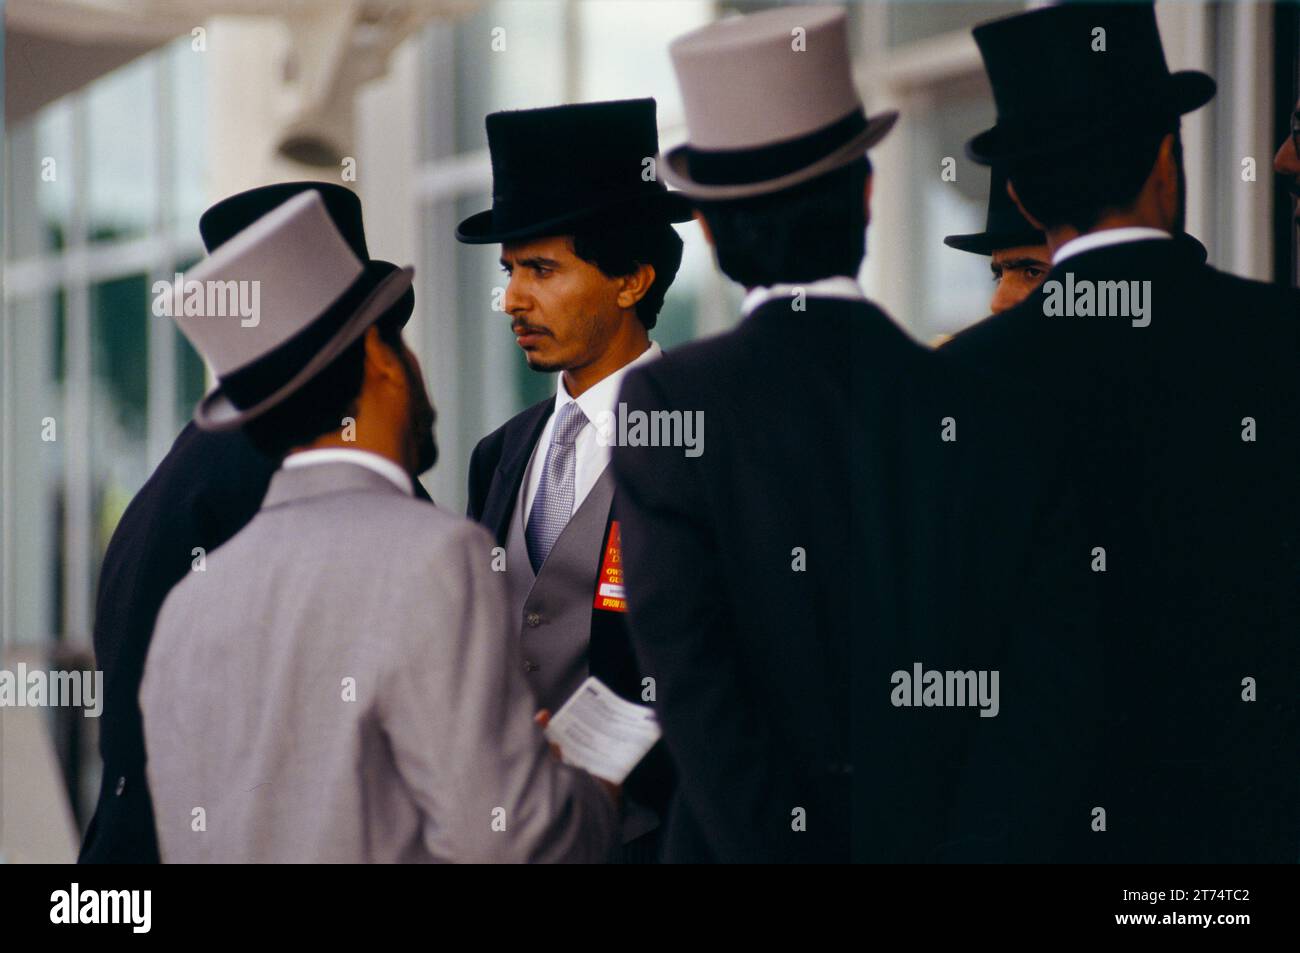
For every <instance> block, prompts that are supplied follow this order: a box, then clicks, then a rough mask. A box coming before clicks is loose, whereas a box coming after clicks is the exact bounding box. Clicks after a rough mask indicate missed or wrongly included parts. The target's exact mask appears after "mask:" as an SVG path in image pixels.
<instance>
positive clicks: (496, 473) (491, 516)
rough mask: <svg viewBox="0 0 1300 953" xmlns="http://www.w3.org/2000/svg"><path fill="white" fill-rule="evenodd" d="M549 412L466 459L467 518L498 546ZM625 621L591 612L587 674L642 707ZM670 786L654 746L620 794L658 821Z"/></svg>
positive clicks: (551, 401)
mask: <svg viewBox="0 0 1300 953" xmlns="http://www.w3.org/2000/svg"><path fill="white" fill-rule="evenodd" d="M554 410H555V398H554V397H548V398H546V399H545V400H542V401H539V402H538V403H536V404H533V405H532V406H531V407H529V408H528V409H527V410H524V411H523V412H521V413H519V414H516V415H515V416H514V417H512V418H510V420H508V421H506V423H505V424H503V425H502V426H501V427H499V428H497V429H496V430H494V431H493V432H492V433H490V434H488V435H487V436H486V437H484V438H483V439H482V440H480V441H479V443H478V445H477V446H476V447H475V448H474V452H473V454H471V456H470V465H469V507H468V515H469V518H470V519H472V520H474V521H475V522H477V523H479V524H481V525H482V526H484V527H486V528H487V530H488V531H489V532H491V533H492V535H493V537H494V538H495V539H496V541H497V544H498V545H500V546H505V545H506V539H507V537H508V535H509V533H510V521H511V520H512V519H513V518H514V515H515V506H516V504H517V503H518V500H519V490H520V487H521V486H522V484H523V479H524V474H525V473H526V472H527V470H528V461H529V459H531V457H532V454H533V448H534V447H535V446H536V445H537V441H538V440H539V439H540V438H541V435H542V430H543V429H545V427H546V421H547V420H548V419H549V418H550V416H551V414H552V413H553V412H554ZM616 508H617V496H616V497H615V502H614V505H613V506H611V507H610V515H609V517H607V518H606V521H605V527H604V531H603V532H602V533H601V536H600V542H599V544H598V545H599V546H600V547H601V548H602V550H603V547H604V545H605V541H606V540H608V539H609V532H610V523H612V522H613V520H614V519H615V518H616V517H615V512H616ZM595 594H596V580H595V579H592V581H591V596H592V602H593V605H594V602H595ZM626 618H627V615H626V613H623V612H613V611H609V610H605V609H596V608H594V607H593V608H592V610H591V642H590V645H589V648H588V664H589V669H590V672H591V674H592V675H594V676H596V677H597V678H599V679H600V680H601V681H602V682H604V683H605V684H606V685H608V686H609V687H610V688H611V689H613V690H614V691H615V692H617V693H618V694H619V695H620V696H622V697H623V698H625V699H627V700H628V701H633V702H636V703H638V704H642V701H641V695H642V685H641V678H642V674H641V672H640V669H639V668H638V666H637V663H636V658H635V656H634V655H633V653H632V649H631V645H630V643H629V641H628V636H627V625H626ZM672 783H673V781H672V768H671V765H670V764H669V762H668V759H667V756H666V754H665V753H664V749H663V746H662V745H659V746H656V747H655V748H654V749H653V750H652V751H651V752H650V754H648V755H647V756H646V758H645V759H644V760H643V761H642V762H641V764H640V765H638V766H637V768H636V769H635V770H634V771H633V772H632V774H631V775H629V776H628V779H627V781H626V784H625V791H626V793H627V794H628V795H630V796H633V797H635V798H636V799H637V800H638V801H640V802H642V803H643V804H645V805H647V806H648V807H650V808H652V809H654V810H655V811H656V813H658V814H659V815H660V816H661V817H662V816H663V814H664V811H665V809H666V806H667V803H668V797H669V792H670V791H671V789H672Z"/></svg>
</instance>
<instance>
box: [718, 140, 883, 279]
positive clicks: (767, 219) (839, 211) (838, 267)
mask: <svg viewBox="0 0 1300 953" xmlns="http://www.w3.org/2000/svg"><path fill="white" fill-rule="evenodd" d="M870 174H871V162H870V160H869V159H867V157H866V156H865V155H864V156H863V157H862V158H861V159H860V160H857V161H854V162H851V163H849V164H848V165H846V166H841V167H840V168H838V169H834V170H832V171H831V172H827V173H826V174H825V175H821V176H818V177H817V178H815V179H812V180H811V181H809V182H803V183H800V184H799V185H796V186H794V187H792V188H789V189H785V190H783V191H780V192H775V193H773V194H770V195H760V196H758V197H756V198H749V199H737V200H734V201H724V202H699V203H697V204H698V207H699V210H700V214H701V215H703V216H704V220H705V221H706V222H708V224H709V231H710V232H711V233H712V234H713V245H714V249H715V250H716V252H717V256H718V267H719V268H721V269H722V271H723V273H725V274H726V275H727V276H728V277H730V278H731V279H732V280H734V281H738V282H740V283H741V284H742V285H744V286H745V287H747V288H753V287H757V286H759V285H774V284H777V283H785V284H788V283H790V282H796V281H816V280H817V279H818V278H829V277H832V276H834V275H856V274H857V273H858V268H859V267H860V266H861V264H862V258H863V256H864V255H865V254H866V251H867V245H866V230H867V214H866V210H865V209H864V208H863V200H862V193H863V189H864V188H865V187H866V184H867V177H868V176H869V175H870Z"/></svg>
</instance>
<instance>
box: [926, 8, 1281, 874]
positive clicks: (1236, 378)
mask: <svg viewBox="0 0 1300 953" xmlns="http://www.w3.org/2000/svg"><path fill="white" fill-rule="evenodd" d="M974 36H975V40H976V43H977V44H978V46H979V49H980V53H981V55H982V57H983V59H984V64H985V68H986V70H987V72H988V75H989V79H990V81H991V84H992V87H993V94H994V99H995V100H996V104H997V115H998V119H997V124H996V125H995V126H994V127H993V128H992V129H989V130H987V131H985V132H983V133H981V134H979V135H977V136H976V137H974V138H973V139H972V140H971V141H970V143H969V145H968V152H969V153H970V154H971V157H972V158H974V159H975V160H976V161H980V162H982V163H984V164H989V165H995V166H997V165H1000V166H1002V167H1004V168H1006V170H1007V174H1008V177H1009V179H1010V182H1011V188H1012V190H1013V194H1014V197H1015V199H1016V201H1017V203H1018V205H1019V206H1020V208H1021V210H1022V211H1023V212H1024V214H1025V216H1026V218H1027V219H1029V221H1031V222H1033V223H1036V224H1038V225H1039V226H1041V227H1042V229H1043V231H1044V232H1045V233H1046V235H1047V242H1048V245H1049V247H1050V248H1051V250H1052V270H1051V272H1050V273H1049V275H1048V276H1047V280H1046V281H1045V282H1044V283H1043V285H1042V286H1041V287H1040V288H1039V289H1038V290H1037V291H1035V292H1034V293H1032V294H1031V295H1029V297H1028V298H1026V299H1025V300H1024V301H1023V302H1022V303H1021V304H1020V305H1018V306H1016V307H1014V308H1011V309H1010V310H1008V311H1005V312H1003V313H1001V314H999V315H995V316H993V317H991V318H988V319H987V320H985V321H983V322H981V323H980V324H978V325H976V326H975V327H973V328H971V329H969V330H967V331H965V332H963V333H962V334H960V335H958V336H957V337H956V338H954V339H953V340H952V341H951V342H950V343H949V344H948V345H946V346H945V348H944V349H943V352H944V353H945V354H946V355H947V356H948V357H950V358H952V359H954V360H956V361H959V362H961V363H963V364H966V365H968V366H972V367H976V368H979V369H980V370H982V371H984V372H985V373H988V374H990V376H992V377H995V378H997V379H998V380H1004V381H1008V382H1017V383H1020V384H1022V385H1025V386H1028V387H1029V388H1031V389H1032V390H1033V391H1034V392H1035V393H1036V395H1037V396H1036V398H1035V399H1036V400H1039V401H1041V402H1042V403H1043V404H1044V405H1045V406H1047V407H1051V408H1054V412H1055V414H1056V415H1057V423H1056V426H1057V427H1059V428H1060V429H1061V430H1062V431H1063V432H1065V433H1067V434H1069V435H1070V439H1069V441H1068V443H1067V461H1068V464H1069V466H1070V468H1071V470H1072V471H1073V472H1075V473H1076V474H1077V475H1078V477H1079V485H1080V486H1081V487H1082V488H1083V491H1084V500H1083V503H1084V516H1085V519H1086V522H1087V527H1088V531H1089V537H1090V542H1089V543H1088V548H1087V549H1086V550H1085V551H1084V552H1082V553H1080V554H1079V557H1078V558H1079V559H1081V560H1084V561H1085V562H1088V563H1089V568H1090V569H1091V572H1092V574H1093V575H1094V577H1095V578H1096V579H1097V581H1098V582H1099V593H1100V595H1101V603H1100V607H1099V611H1100V613H1101V617H1102V626H1101V629H1100V631H1101V632H1102V634H1103V635H1104V638H1105V642H1104V645H1103V647H1102V651H1101V658H1102V660H1103V661H1104V666H1105V671H1104V676H1105V677H1104V679H1103V680H1102V681H1101V682H1099V684H1098V686H1097V693H1096V705H1097V710H1098V715H1099V718H1100V722H1101V726H1102V730H1103V732H1104V737H1103V742H1102V747H1101V750H1102V752H1103V756H1104V761H1103V764H1102V765H1101V766H1100V769H1099V770H1098V772H1097V775H1096V778H1095V791H1096V794H1095V797H1096V801H1095V808H1094V809H1093V810H1094V813H1095V817H1094V821H1093V823H1094V824H1095V825H1097V826H1096V827H1095V828H1094V829H1095V831H1096V834H1095V836H1094V837H1093V838H1092V840H1091V844H1092V850H1093V853H1092V856H1094V857H1096V858H1098V859H1103V860H1109V861H1119V862H1266V861H1275V862H1285V863H1294V861H1295V858H1296V856H1297V854H1298V853H1300V777H1298V774H1297V772H1296V770H1295V767H1294V766H1295V763H1296V761H1295V759H1296V751H1297V748H1298V746H1300V740H1298V739H1300V731H1298V721H1300V714H1298V712H1297V704H1298V701H1300V693H1297V691H1296V686H1297V684H1300V657H1298V648H1297V646H1298V644H1300V643H1297V640H1296V638H1295V632H1296V625H1297V619H1298V617H1300V605H1298V602H1300V600H1298V599H1297V587H1296V584H1295V580H1296V578H1297V574H1300V512H1298V511H1297V506H1296V495H1295V492H1294V480H1295V473H1296V471H1297V468H1298V467H1300V399H1298V395H1297V389H1296V387H1295V384H1294V378H1295V364H1296V360H1297V359H1298V358H1300V333H1298V331H1300V324H1298V322H1297V315H1300V294H1297V292H1295V291H1292V290H1288V289H1281V288H1277V287H1275V286H1270V285H1265V284H1262V283H1259V282H1254V281H1247V280H1243V279H1240V278H1237V277H1234V276H1232V275H1227V274H1223V273H1221V272H1219V271H1216V270H1215V269H1213V268H1211V267H1209V266H1208V265H1206V264H1204V263H1203V256H1201V255H1199V254H1198V252H1197V251H1196V247H1195V246H1193V245H1192V244H1190V243H1188V242H1186V241H1179V240H1177V236H1180V235H1181V234H1182V232H1183V221H1184V213H1185V188H1184V179H1183V162H1182V144H1181V137H1180V135H1179V123H1180V117H1181V115H1182V114H1184V113H1187V112H1190V111H1192V110H1194V109H1197V108H1199V107H1200V106H1202V105H1204V104H1205V103H1206V102H1208V101H1209V100H1210V98H1211V97H1212V96H1213V95H1214V91H1215V84H1214V81H1213V80H1212V79H1211V78H1210V77H1209V76H1206V75H1205V74H1203V73H1199V72H1192V71H1184V72H1176V73H1171V72H1170V70H1169V68H1168V66H1167V65H1166V62H1165V57H1164V51H1163V48H1162V45H1161V41H1160V34H1159V31H1158V29H1157V26H1156V18H1155V11H1154V9H1153V7H1152V5H1151V4H1149V3H1135V4H1084V3H1079V4H1064V5H1060V6H1054V7H1049V8H1043V9H1037V10H1033V11H1031V12H1028V13H1025V14H1021V15H1017V16H1012V17H1008V18H1005V19H1001V20H996V21H993V22H990V23H986V24H983V25H981V26H978V27H976V28H975V30H974ZM1138 91H1141V92H1140V94H1138ZM1283 159H1284V160H1285V156H1284V157H1283ZM1283 164H1284V163H1283ZM1071 289H1072V290H1071ZM1066 297H1068V298H1069V300H1068V301H1066V302H1065V305H1066V307H1065V308H1064V309H1063V308H1062V307H1061V304H1062V301H1063V299H1064V298H1066ZM1090 298H1091V303H1090V302H1089V299H1090ZM1103 301H1107V302H1108V304H1107V306H1106V307H1105V308H1104V310H1103V309H1100V308H1099V307H1098V306H1099V305H1100V303H1101V302H1103ZM1125 302H1127V303H1125Z"/></svg>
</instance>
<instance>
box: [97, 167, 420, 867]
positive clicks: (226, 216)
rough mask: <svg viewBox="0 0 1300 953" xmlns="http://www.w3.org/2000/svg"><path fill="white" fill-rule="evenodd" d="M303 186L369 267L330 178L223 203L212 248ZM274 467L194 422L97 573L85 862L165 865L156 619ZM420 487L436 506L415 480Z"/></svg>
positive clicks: (122, 524)
mask: <svg viewBox="0 0 1300 953" xmlns="http://www.w3.org/2000/svg"><path fill="white" fill-rule="evenodd" d="M307 190H315V191H317V192H319V193H320V194H321V197H322V198H323V199H324V201H325V207H326V209H327V210H328V212H329V214H330V218H331V219H332V220H333V221H334V223H335V225H337V226H338V228H339V231H340V232H341V233H342V234H343V236H344V237H345V238H346V239H347V241H348V243H349V245H351V247H352V249H353V251H354V252H355V253H356V254H357V256H358V257H359V258H361V260H363V261H367V260H369V259H370V255H369V252H368V251H367V249H366V236H365V229H364V227H363V225H362V219H361V201H360V200H359V199H358V198H357V196H356V195H355V194H354V193H353V192H351V191H349V190H348V189H345V188H343V187H342V186H339V185H332V184H330V183H326V182H290V183H281V184H276V185H268V186H263V187H261V188H256V189H251V190H249V191H246V192H241V193H239V194H237V195H232V196H230V197H229V198H226V199H222V200H221V201H220V202H218V203H217V204H216V205H214V206H212V207H211V208H210V209H208V210H207V211H206V212H204V213H203V216H202V217H201V218H200V219H199V233H200V234H201V235H202V237H203V245H204V247H205V248H206V249H207V250H208V251H209V252H211V251H213V250H215V249H216V248H218V247H220V246H221V245H223V244H225V242H226V241H227V240H229V239H230V238H231V237H232V236H234V235H235V234H237V233H238V232H240V231H242V230H243V229H245V228H246V227H248V226H249V225H251V224H252V223H253V222H255V221H256V220H257V219H259V218H261V217H262V216H263V215H264V214H266V213H267V212H268V211H270V210H271V209H273V208H275V207H276V206H278V205H280V204H282V203H283V202H285V201H287V200H288V199H289V198H292V197H293V196H295V195H297V194H299V193H301V192H304V191H307ZM393 267H395V266H393ZM414 304H415V296H414V292H412V291H410V290H409V289H408V290H407V292H406V293H405V294H404V295H403V296H402V299H401V301H399V303H398V304H397V306H396V308H395V310H397V311H400V312H401V313H403V314H404V315H406V316H407V317H409V316H410V314H411V311H412V309H413V307H414ZM275 466H276V464H275V462H274V461H272V460H270V459H268V458H267V457H266V456H265V455H264V454H262V453H260V452H259V451H258V450H257V449H256V448H255V447H254V446H253V444H252V443H251V442H250V441H249V439H248V437H247V436H246V435H245V434H244V433H243V432H242V431H233V432H211V431H205V430H200V429H199V428H198V427H196V426H195V425H194V423H193V421H190V422H188V423H186V425H185V428H184V429H183V430H182V431H181V432H180V435H179V436H178V437H177V438H176V441H175V443H173V444H172V447H171V449H170V450H169V451H168V453H167V455H166V456H165V457H164V458H163V460H162V462H161V463H159V464H158V468H157V469H156V470H154V472H153V474H152V475H151V476H150V477H149V479H148V481H147V482H146V483H145V485H144V486H143V487H142V488H141V489H140V492H139V493H137V494H136V496H135V498H134V499H133V500H132V501H131V503H130V505H129V506H128V507H127V509H126V512H125V513H123V514H122V519H121V520H120V521H119V522H118V525H117V529H116V530H115V531H114V532H113V538H112V540H110V542H109V544H108V549H107V551H106V552H105V554H104V563H103V568H102V569H101V571H100V577H99V594H98V599H97V604H96V611H95V633H94V640H95V660H96V664H97V665H98V666H99V668H100V669H101V670H102V671H103V672H104V678H105V684H106V691H107V698H106V701H105V704H104V715H103V717H102V718H100V721H99V732H100V735H99V749H100V755H101V757H102V758H103V762H104V768H103V780H102V782H101V785H100V794H99V802H98V804H97V806H96V809H95V816H94V817H93V818H92V820H91V823H90V826H89V828H88V829H87V831H86V837H85V840H84V843H83V844H82V848H81V856H80V861H81V862H82V863H157V862H158V845H157V840H156V837H155V833H154V819H153V809H152V805H151V803H150V799H149V791H148V786H147V784H146V781H145V752H144V735H143V733H142V729H141V726H140V707H139V703H138V701H137V697H136V696H137V693H138V691H139V687H140V676H141V673H142V671H143V667H144V660H145V655H146V653H147V651H148V648H149V640H150V636H151V635H152V633H153V626H154V620H155V619H156V618H157V615H158V609H159V608H160V607H161V606H162V602H163V599H164V598H166V596H167V593H168V592H169V591H170V590H171V588H172V586H174V585H175V584H176V583H177V582H179V581H180V580H181V579H182V578H184V576H185V574H186V573H187V572H189V571H190V570H191V568H192V567H193V565H194V562H195V560H196V558H197V555H198V554H197V553H196V550H201V551H202V553H203V554H204V555H205V556H206V555H207V554H209V553H211V552H212V551H213V550H214V549H216V548H217V547H218V546H220V545H221V544H222V543H224V542H226V540H228V539H230V537H232V536H233V535H234V534H235V533H237V532H239V530H240V529H242V528H243V527H244V525H245V524H246V523H247V522H248V521H249V520H250V519H252V518H253V515H254V514H255V513H256V512H257V508H258V507H259V506H260V505H261V503H262V497H263V495H264V494H265V493H266V487H267V484H268V482H269V481H270V479H271V474H272V473H273V472H274V471H275ZM415 489H416V493H417V495H419V496H421V497H422V498H423V499H428V495H427V494H426V493H425V492H424V488H423V487H422V486H421V485H420V483H419V482H418V481H416V483H415Z"/></svg>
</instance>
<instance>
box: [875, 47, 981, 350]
mask: <svg viewBox="0 0 1300 953" xmlns="http://www.w3.org/2000/svg"><path fill="white" fill-rule="evenodd" d="M927 93H928V95H929V97H930V101H929V104H928V106H927V108H925V109H923V110H921V109H918V110H913V111H910V112H909V115H910V116H911V119H910V121H909V122H908V123H907V124H906V125H905V126H904V129H906V130H907V131H908V133H910V139H909V142H908V148H909V151H910V153H911V155H912V157H913V159H912V161H911V162H910V163H909V169H910V170H913V173H914V174H911V175H908V176H907V181H906V182H905V183H895V184H893V185H895V186H898V185H901V186H902V187H903V188H906V189H908V190H909V193H910V194H909V199H910V200H909V206H908V207H909V208H912V209H915V210H916V214H915V215H914V216H913V217H912V218H911V221H910V223H909V224H910V227H909V228H908V229H907V231H906V233H905V234H906V236H907V241H908V242H909V243H914V244H912V245H911V247H910V248H909V254H908V256H907V257H908V258H910V260H911V261H912V262H913V263H914V264H913V266H912V267H913V269H914V271H913V273H912V275H911V281H910V283H909V284H910V292H911V301H910V302H909V304H910V307H909V308H908V309H907V310H906V311H905V312H904V313H905V314H910V315H914V316H916V324H915V325H914V326H913V328H912V330H913V331H914V332H915V333H916V335H917V336H918V338H919V339H920V340H922V341H928V340H930V339H931V338H933V337H934V336H935V335H937V334H945V333H951V332H953V331H955V330H959V329H960V328H963V327H965V326H966V325H968V324H970V323H972V322H974V321H978V320H979V319H980V318H983V317H985V316H986V315H987V314H988V304H989V299H990V297H991V296H992V293H993V283H992V277H991V273H990V271H989V260H988V258H986V257H985V256H983V255H974V254H971V253H969V252H960V251H956V250H955V249H952V248H949V247H948V246H947V245H945V244H943V239H944V236H945V235H954V234H963V233H967V232H979V231H983V230H984V215H985V211H986V209H987V205H988V184H989V173H988V169H987V168H985V167H984V166H980V165H976V164H975V163H974V162H972V161H971V160H970V159H968V158H966V153H965V145H966V140H968V139H969V138H970V137H971V136H973V135H974V134H975V133H977V132H979V131H980V130H982V129H986V128H988V127H989V126H990V125H992V124H993V120H994V109H993V100H992V94H991V92H990V91H989V88H988V83H987V80H986V79H985V78H984V75H983V73H980V74H979V75H971V76H965V77H962V78H961V79H959V80H954V81H952V82H948V83H943V84H939V85H936V86H934V87H931V88H930V89H929V90H927ZM946 158H951V159H954V160H955V163H956V164H955V170H956V176H957V178H956V181H953V182H945V181H943V178H942V176H941V175H940V173H941V171H942V168H943V166H942V163H943V161H944V159H946ZM926 170H928V171H926ZM885 187H889V184H887V183H884V182H877V183H876V188H877V189H879V188H885ZM873 238H874V239H876V240H878V241H880V240H884V239H882V238H880V237H879V235H878V233H876V232H873V233H872V234H871V235H870V236H869V237H868V243H870V241H871V240H872V239H873ZM869 250H870V249H868V251H869Z"/></svg>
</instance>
